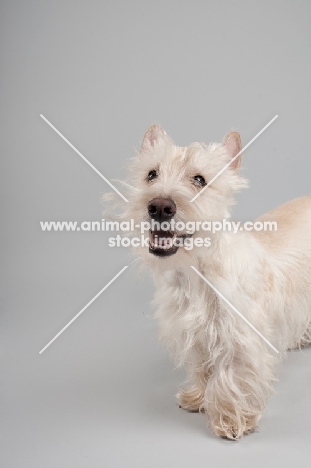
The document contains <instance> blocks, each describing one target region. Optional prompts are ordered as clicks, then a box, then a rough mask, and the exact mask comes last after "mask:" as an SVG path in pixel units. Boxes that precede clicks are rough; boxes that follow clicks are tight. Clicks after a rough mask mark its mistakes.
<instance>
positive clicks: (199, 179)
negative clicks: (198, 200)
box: [193, 175, 206, 187]
mask: <svg viewBox="0 0 311 468" xmlns="http://www.w3.org/2000/svg"><path fill="white" fill-rule="evenodd" d="M193 180H194V182H195V184H196V185H201V187H204V185H206V182H205V179H204V177H202V176H200V175H196V176H194V177H193Z"/></svg>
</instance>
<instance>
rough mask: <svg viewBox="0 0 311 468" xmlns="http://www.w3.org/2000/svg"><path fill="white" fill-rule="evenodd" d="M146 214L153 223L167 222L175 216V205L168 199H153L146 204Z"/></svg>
mask: <svg viewBox="0 0 311 468" xmlns="http://www.w3.org/2000/svg"><path fill="white" fill-rule="evenodd" d="M148 213H149V215H150V217H151V218H152V219H154V220H155V221H159V222H160V223H161V222H162V221H168V220H170V219H171V218H173V216H174V215H175V214H176V205H175V203H174V202H173V200H171V199H170V198H153V200H151V201H150V202H149V203H148Z"/></svg>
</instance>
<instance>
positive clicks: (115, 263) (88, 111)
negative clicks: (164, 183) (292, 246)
mask: <svg viewBox="0 0 311 468" xmlns="http://www.w3.org/2000/svg"><path fill="white" fill-rule="evenodd" d="M310 10H311V8H310V2H306V1H266V0H265V1H262V0H261V1H258V2H257V1H256V2H254V1H222V0H218V1H192V2H190V1H185V0H184V1H166V2H164V1H161V0H160V1H159V0H158V1H156V2H150V1H132V2H126V1H94V0H93V1H90V0H89V1H68V0H66V1H53V2H52V1H22V0H20V1H14V0H13V1H2V2H1V10H0V18H1V19H0V31H1V42H0V47H1V70H2V71H1V125H0V132H1V138H0V145H1V166H2V168H1V174H0V177H1V184H0V190H1V197H0V199H1V309H2V311H1V326H0V333H1V338H0V344H1V397H0V402H1V417H0V424H1V452H0V465H1V466H2V467H5V468H13V467H14V468H17V467H23V468H28V467H29V468H30V467H31V468H39V467H40V468H41V467H45V468H50V467H51V468H52V467H56V466H57V467H60V468H63V467H64V468H71V467H72V468H77V467H91V468H97V467H100V468H102V467H146V466H148V467H169V466H170V467H171V466H179V467H189V466H195V467H203V466H204V467H205V466H213V467H214V466H217V467H223V466H228V465H229V466H230V467H232V468H233V467H246V466H247V467H248V466H250V465H251V466H256V467H261V466H267V467H272V466H281V465H282V466H284V467H289V466H293V465H294V464H295V465H298V464H300V465H302V464H303V463H306V464H308V461H309V460H310V455H311V449H310V435H311V430H310V423H309V421H310V418H311V398H310V384H311V367H310V357H311V356H310V350H305V351H304V352H303V353H300V352H295V353H291V354H290V355H289V357H288V360H287V361H286V362H285V363H284V364H283V365H282V366H281V369H280V377H281V381H280V382H279V383H278V384H277V385H276V389H277V392H278V395H276V396H274V397H272V398H271V400H270V403H269V406H268V408H267V410H266V413H265V416H264V418H263V420H262V422H261V426H260V432H259V433H256V434H254V435H252V436H250V437H246V438H244V439H243V440H242V441H240V442H238V443H230V442H228V441H225V440H221V439H218V438H216V437H215V436H214V435H213V434H212V432H211V431H210V430H209V429H207V428H206V423H205V419H204V416H203V415H197V414H189V413H186V412H184V411H182V410H180V409H179V408H178V407H177V404H176V402H175V398H174V394H175V393H176V391H177V390H178V387H179V385H180V384H181V383H182V382H183V380H184V374H183V372H182V371H176V370H175V371H174V370H173V364H172V363H171V362H170V360H169V357H168V355H167V353H166V352H165V350H163V349H162V348H161V346H160V345H159V344H158V342H157V324H156V322H155V321H154V320H152V318H151V317H150V316H151V314H152V311H151V307H150V305H149V302H150V299H151V296H152V284H151V281H150V280H149V279H148V278H144V279H143V280H141V281H138V280H137V278H136V276H135V272H134V271H132V270H130V269H128V270H127V271H126V273H124V274H123V275H122V276H121V277H120V278H119V279H118V280H117V281H116V282H115V283H114V284H113V285H112V286H111V287H110V288H109V289H108V290H107V291H105V292H104V294H103V295H102V296H101V297H100V298H98V299H97V300H96V302H94V303H93V304H92V306H90V307H89V309H88V310H87V311H86V312H85V313H84V314H83V315H82V316H81V317H80V318H79V319H78V320H77V321H76V322H75V323H74V324H73V325H72V326H71V327H69V329H67V330H66V332H65V333H64V334H63V335H62V336H61V337H60V338H58V340H57V341H55V342H54V343H53V345H51V346H50V347H49V348H48V349H47V350H46V351H45V352H44V353H43V354H42V355H39V354H38V353H39V351H40V349H41V348H42V347H43V346H44V345H45V344H46V343H47V342H48V341H49V340H50V339H51V338H52V337H53V336H54V335H55V334H56V333H57V332H58V331H59V330H60V329H61V328H62V327H63V326H64V325H65V324H66V323H67V322H68V321H69V320H70V319H71V318H72V317H73V316H74V315H75V314H76V313H77V312H78V311H79V310H80V309H81V308H82V307H83V306H84V305H85V304H86V303H87V302H88V301H89V300H90V299H91V298H92V297H93V296H94V295H95V294H96V293H97V292H98V291H99V290H100V289H101V288H102V287H103V286H104V285H105V284H106V283H107V282H108V281H109V280H110V279H111V278H112V277H113V276H114V275H115V274H116V273H117V272H118V271H119V270H120V269H121V268H122V267H123V266H124V265H128V264H130V262H131V261H132V259H131V258H130V257H129V254H128V252H127V251H126V250H125V249H122V250H117V249H114V250H112V249H110V248H109V247H108V245H107V239H108V235H106V234H104V233H85V232H80V233H43V232H41V230H40V225H39V221H43V220H77V221H82V220H97V219H100V218H101V206H100V196H101V194H102V193H104V192H105V191H107V186H106V184H105V182H104V181H102V179H101V178H100V177H98V175H97V174H96V173H95V172H93V171H92V169H90V168H89V167H88V166H87V165H86V164H85V163H84V162H83V161H82V160H81V159H80V158H79V157H78V156H77V155H76V154H75V153H74V152H73V151H72V149H70V148H69V147H68V146H67V145H66V143H64V142H63V141H62V140H61V139H60V137H59V136H58V135H56V134H55V133H54V132H53V130H51V129H50V128H49V127H48V125H47V124H46V123H45V122H44V121H43V120H42V119H41V118H40V117H39V114H40V113H42V114H44V115H45V116H46V117H47V118H48V119H49V120H50V121H51V122H52V123H53V124H54V125H55V126H56V127H57V128H58V129H59V130H60V131H61V132H63V133H64V135H65V136H66V137H67V138H68V139H69V140H70V141H71V142H72V143H73V144H74V145H75V146H76V147H77V148H78V149H79V150H80V151H81V152H82V153H83V154H84V155H85V156H86V157H87V158H89V160H90V161H91V162H92V163H93V164H94V165H95V166H96V167H97V168H98V169H99V170H100V171H101V172H102V173H103V174H104V175H105V176H106V177H107V178H109V179H113V178H123V177H124V174H125V171H124V165H125V164H126V162H127V161H128V159H129V158H130V157H131V156H132V155H133V154H134V147H137V146H138V145H139V144H140V141H141V138H142V136H143V134H144V132H145V130H146V128H147V127H148V126H149V125H150V124H151V123H154V122H156V123H160V124H162V125H163V127H164V128H165V129H166V130H167V132H168V133H169V134H171V136H172V137H173V138H174V139H175V141H176V142H177V143H178V144H180V145H187V144H189V143H190V142H192V141H205V142H209V141H212V140H214V141H219V140H221V139H222V137H223V136H224V135H225V134H226V132H227V131H229V130H230V129H232V128H234V129H238V130H239V131H240V132H241V135H242V139H243V142H244V144H245V143H247V142H248V141H249V140H250V139H251V138H252V137H253V136H254V135H255V134H256V133H257V132H258V131H259V130H260V129H261V128H262V127H263V126H264V125H265V124H266V123H267V122H268V121H269V120H270V119H271V118H272V117H274V115H275V114H279V118H278V119H277V120H276V122H274V123H273V124H272V126H271V127H270V128H269V129H268V130H267V131H266V132H265V133H264V134H263V135H262V136H261V137H260V138H259V139H258V140H257V141H256V142H255V143H254V144H253V145H252V146H251V147H250V148H249V150H248V151H247V154H246V156H245V158H244V165H245V169H244V173H245V175H246V176H247V177H249V178H250V179H251V188H250V189H249V190H248V191H247V192H244V193H242V194H241V195H239V197H238V199H239V205H238V207H236V209H235V212H234V216H235V218H239V219H244V220H246V219H253V218H254V217H256V216H257V215H259V214H261V213H262V212H264V211H267V210H269V209H271V208H273V207H274V206H276V205H278V204H280V203H282V202H285V201H286V200H289V199H291V198H294V197H297V196H300V195H304V194H307V193H309V192H310V104H311V103H310V38H311V36H310V35H311V33H310V25H309V22H310V13H311V11H310Z"/></svg>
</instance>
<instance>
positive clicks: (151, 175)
mask: <svg viewBox="0 0 311 468" xmlns="http://www.w3.org/2000/svg"><path fill="white" fill-rule="evenodd" d="M156 177H158V173H157V171H155V170H153V171H150V172H149V174H148V177H147V180H148V182H150V181H151V180H153V179H155V178H156Z"/></svg>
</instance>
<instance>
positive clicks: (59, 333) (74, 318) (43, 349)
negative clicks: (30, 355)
mask: <svg viewBox="0 0 311 468" xmlns="http://www.w3.org/2000/svg"><path fill="white" fill-rule="evenodd" d="M127 268H128V265H127V266H125V267H124V268H122V270H121V271H119V273H118V274H117V275H116V276H115V277H114V278H112V280H110V281H109V283H107V284H106V286H104V287H103V289H101V290H100V291H99V293H97V294H96V296H94V297H93V299H92V300H91V301H90V302H88V303H87V304H86V306H84V307H83V309H82V310H80V312H79V313H78V314H77V315H75V317H73V319H71V320H70V322H68V323H67V325H66V326H65V327H64V328H62V329H61V331H60V332H58V333H57V335H55V336H54V338H53V339H52V340H51V341H49V342H48V344H47V345H45V346H44V348H42V349H41V351H40V352H39V354H42V353H43V351H45V350H46V348H48V347H49V346H50V345H51V344H52V343H53V341H55V340H56V338H58V337H59V336H60V335H61V334H62V333H63V332H64V331H65V330H66V328H68V327H69V326H70V325H71V324H72V323H73V322H74V321H75V320H76V319H77V318H78V317H79V316H80V315H81V314H82V313H83V312H84V311H85V310H86V309H87V308H88V307H89V306H90V305H91V304H92V302H94V301H95V299H97V298H98V296H100V295H101V293H103V292H104V291H105V289H107V288H108V287H109V286H110V285H111V284H112V283H113V282H114V281H115V280H116V279H117V278H118V277H119V276H120V275H121V274H122V273H123V272H124V270H126V269H127Z"/></svg>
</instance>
